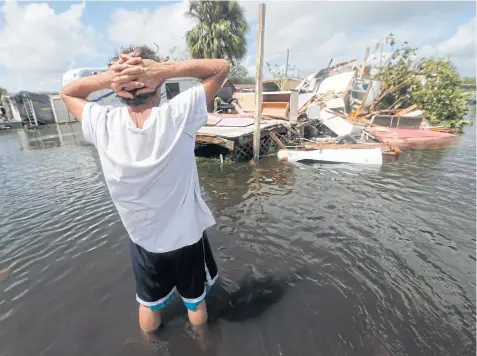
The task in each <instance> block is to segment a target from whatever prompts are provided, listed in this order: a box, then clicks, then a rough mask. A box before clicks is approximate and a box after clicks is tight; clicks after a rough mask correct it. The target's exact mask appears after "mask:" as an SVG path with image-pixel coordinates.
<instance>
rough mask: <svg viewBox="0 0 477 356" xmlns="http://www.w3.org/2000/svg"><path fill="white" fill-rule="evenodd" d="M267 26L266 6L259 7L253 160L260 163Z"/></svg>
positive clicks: (260, 5)
mask: <svg viewBox="0 0 477 356" xmlns="http://www.w3.org/2000/svg"><path fill="white" fill-rule="evenodd" d="M264 26H265V4H259V5H258V29H257V69H256V76H255V85H256V88H255V110H256V111H255V123H254V130H253V160H254V161H255V163H258V159H259V156H260V121H261V119H262V80H263V38H264Z"/></svg>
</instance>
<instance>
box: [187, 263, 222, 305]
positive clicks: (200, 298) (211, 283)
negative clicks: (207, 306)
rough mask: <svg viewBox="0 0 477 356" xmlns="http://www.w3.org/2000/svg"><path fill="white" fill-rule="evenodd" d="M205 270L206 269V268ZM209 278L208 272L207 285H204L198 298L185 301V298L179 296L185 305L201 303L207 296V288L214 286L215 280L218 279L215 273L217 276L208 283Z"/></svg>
mask: <svg viewBox="0 0 477 356" xmlns="http://www.w3.org/2000/svg"><path fill="white" fill-rule="evenodd" d="M206 269H207V267H206ZM209 278H210V275H209V271H207V285H204V293H202V295H201V296H200V297H197V298H194V299H187V298H184V297H183V296H181V298H182V300H183V301H184V302H186V303H199V302H201V301H203V300H204V298H205V296H206V295H207V287H212V286H213V285H214V283H215V281H216V280H217V278H219V274H218V273H217V275H216V276H215V277H214V278H213V279H210V281H209Z"/></svg>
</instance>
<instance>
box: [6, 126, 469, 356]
mask: <svg viewBox="0 0 477 356" xmlns="http://www.w3.org/2000/svg"><path fill="white" fill-rule="evenodd" d="M475 164H476V133H475V126H474V127H470V128H467V130H466V133H465V134H464V135H463V136H462V138H461V140H460V142H459V143H458V144H457V145H456V147H451V148H447V149H444V150H429V151H416V152H409V153H403V154H402V155H401V157H400V159H399V161H397V162H389V163H386V164H385V165H383V166H382V167H380V168H366V167H352V166H341V165H328V166H321V165H298V166H291V165H288V164H284V163H280V162H277V161H276V160H275V159H273V158H270V159H267V160H264V161H262V162H261V165H260V168H259V169H256V168H254V167H252V166H250V165H249V164H228V165H227V164H226V165H224V167H223V168H221V167H220V162H219V161H218V160H205V159H199V174H200V178H201V183H202V187H203V194H204V196H205V198H206V200H207V202H208V204H209V205H210V206H211V208H212V209H213V211H214V213H215V216H216V219H217V226H216V227H215V228H213V229H211V231H210V232H209V237H210V242H211V245H212V247H213V250H214V253H215V256H216V259H217V262H218V264H219V267H220V273H221V282H220V285H219V286H216V287H214V288H215V289H214V290H213V293H212V296H211V297H210V298H208V305H209V309H210V319H211V320H210V323H209V325H208V327H207V328H204V329H200V330H198V331H194V330H192V329H191V328H189V327H188V325H187V323H186V320H185V316H186V314H185V310H184V307H183V306H182V305H181V304H180V303H175V304H173V305H171V306H170V307H169V308H168V309H167V310H166V311H165V313H164V315H163V319H164V321H165V325H166V326H165V327H164V328H162V329H161V330H160V332H159V333H157V335H154V336H152V337H150V338H145V337H143V335H142V334H141V333H140V332H139V330H138V326H137V305H136V302H135V293H134V283H133V276H132V273H131V267H130V263H129V260H128V258H129V257H128V250H127V248H128V244H127V238H128V237H127V235H126V232H125V230H124V228H123V227H122V225H121V222H120V220H119V217H118V215H117V213H116V211H115V209H114V206H113V205H112V203H111V201H110V198H109V195H108V192H107V190H106V186H105V183H104V180H103V177H102V174H101V170H100V166H99V161H98V157H97V154H96V153H95V151H94V149H93V147H92V146H90V145H87V144H86V143H85V142H84V141H83V139H82V135H81V128H80V126H79V125H78V124H75V125H71V126H59V127H56V126H54V127H48V128H43V129H40V130H37V131H31V132H26V131H23V130H22V131H9V132H2V133H0V181H1V183H2V184H1V190H0V201H1V205H0V270H1V271H2V272H0V345H1V347H0V355H1V356H7V355H15V356H19V355H20V356H29V355H69V356H73V355H81V356H84V355H227V356H232V355H247V356H254V355H267V356H268V355H273V356H275V355H277V356H286V355H307V356H308V355H323V356H330V355H369V356H391V355H412V356H415V355H475V352H476V343H475V338H474V334H475V322H476V318H475V311H476V301H475V292H476V283H475V267H476V258H475V242H476V221H475V217H476V171H475V170H476V166H475Z"/></svg>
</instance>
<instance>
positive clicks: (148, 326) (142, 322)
mask: <svg viewBox="0 0 477 356" xmlns="http://www.w3.org/2000/svg"><path fill="white" fill-rule="evenodd" d="M206 313H207V311H206ZM159 326H161V313H160V311H159V310H154V311H153V310H151V308H150V307H146V306H144V305H141V304H140V305H139V327H140V328H141V330H142V331H145V332H150V331H154V330H156V329H157V328H158V327H159Z"/></svg>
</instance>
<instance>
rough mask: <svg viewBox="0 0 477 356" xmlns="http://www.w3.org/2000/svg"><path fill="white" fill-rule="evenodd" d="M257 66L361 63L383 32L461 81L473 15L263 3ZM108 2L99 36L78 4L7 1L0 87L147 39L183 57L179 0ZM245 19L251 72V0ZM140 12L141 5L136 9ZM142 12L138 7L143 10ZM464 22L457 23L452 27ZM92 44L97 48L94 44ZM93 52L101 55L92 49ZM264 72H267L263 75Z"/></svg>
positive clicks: (41, 85) (393, 5) (39, 86)
mask: <svg viewBox="0 0 477 356" xmlns="http://www.w3.org/2000/svg"><path fill="white" fill-rule="evenodd" d="M266 3H267V9H266V27H265V61H270V62H272V64H274V63H276V64H279V65H282V64H284V63H285V59H286V49H287V48H289V49H290V64H292V65H295V66H296V67H297V68H298V69H299V70H300V75H301V76H304V75H306V74H308V73H309V72H312V71H315V70H317V69H319V68H323V67H325V66H326V65H327V64H328V62H329V60H330V58H333V59H334V63H337V62H339V61H341V60H349V59H358V60H361V59H362V57H363V55H364V51H365V48H366V47H367V46H371V47H372V48H373V47H374V45H375V43H376V42H377V41H379V39H381V38H382V37H383V36H385V35H386V34H388V33H389V32H393V33H394V34H395V36H396V38H397V39H400V40H408V41H409V42H410V44H411V45H412V46H417V47H420V48H421V51H420V53H422V54H426V53H427V54H431V55H433V54H438V55H447V54H448V53H451V54H452V60H453V61H454V63H455V64H456V66H457V67H458V69H459V70H460V71H461V73H463V74H465V75H473V74H474V73H475V63H476V57H475V44H474V38H475V19H473V20H472V21H469V22H467V21H468V16H469V15H468V14H469V13H470V12H473V13H475V3H471V2H467V3H466V2H402V1H379V2H364V1H353V2H330V1H322V2H316V1H315V2H310V1H307V2H302V1H281V2H276V1H275V2H271V1H266ZM108 4H111V5H110V6H111V9H110V10H111V12H110V17H109V18H105V19H104V20H103V21H104V22H105V24H106V26H107V28H108V30H107V32H106V34H105V36H102V37H101V36H100V35H99V34H98V33H97V32H96V30H95V29H94V28H93V27H92V26H87V25H85V24H84V19H83V17H84V9H85V6H88V5H85V4H84V3H82V4H76V5H71V6H70V7H69V8H68V9H67V10H66V11H64V12H62V13H58V12H55V11H54V9H53V8H54V5H51V6H50V5H48V4H47V3H21V2H20V3H17V2H14V1H8V2H6V3H4V5H3V7H2V12H3V13H2V15H3V17H4V26H3V28H0V77H1V78H0V80H1V81H0V86H6V87H7V89H9V90H11V91H16V90H20V89H23V90H58V89H59V86H60V78H61V75H62V73H63V72H64V71H66V70H67V69H69V68H73V67H83V66H87V65H88V64H93V63H99V62H103V63H104V62H105V61H106V60H107V57H109V55H110V54H111V53H109V52H110V49H111V47H112V46H114V47H119V46H125V45H129V44H146V45H152V44H153V43H156V44H157V45H158V46H159V49H160V52H161V53H162V54H169V52H170V50H171V49H172V48H174V47H175V48H176V51H175V52H176V54H182V53H184V52H185V51H186V43H185V33H186V32H187V31H188V30H189V29H191V28H192V27H193V26H194V24H195V22H194V20H192V19H190V18H188V17H186V16H184V15H185V13H186V10H187V2H186V1H182V2H173V3H164V2H159V3H152V2H149V3H147V5H146V4H144V5H142V6H143V7H144V9H143V8H142V7H140V8H138V9H137V10H128V9H125V8H122V7H121V2H115V3H108ZM242 5H243V6H244V7H245V9H246V18H247V20H248V21H249V23H250V32H249V34H248V36H247V37H248V38H249V48H248V54H247V56H246V58H245V59H244V60H243V63H242V64H243V65H244V66H245V67H246V68H247V69H249V71H250V73H251V74H252V75H253V74H254V72H255V60H256V58H255V51H256V41H255V38H256V31H257V29H256V20H257V8H258V6H257V5H258V2H256V1H246V2H242ZM140 6H141V5H140ZM146 8H147V9H146ZM463 18H465V22H466V23H460V25H461V26H460V27H459V21H460V22H462V21H464V20H462V19H463ZM100 45H101V46H100ZM97 48H101V49H103V50H104V51H107V52H108V53H107V55H102V54H101V53H98V51H97V50H96V49H97ZM265 72H267V71H266V70H265Z"/></svg>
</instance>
